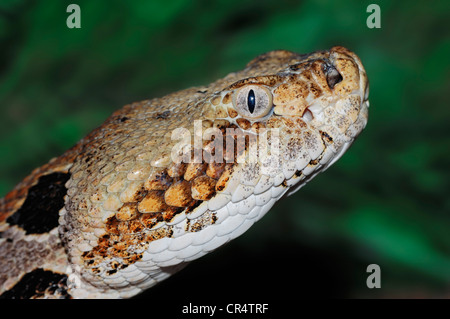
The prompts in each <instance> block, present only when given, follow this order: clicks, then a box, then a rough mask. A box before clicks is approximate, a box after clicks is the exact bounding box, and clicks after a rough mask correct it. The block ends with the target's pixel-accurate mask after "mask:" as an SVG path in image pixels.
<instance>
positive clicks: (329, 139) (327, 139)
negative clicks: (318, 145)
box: [319, 131, 333, 144]
mask: <svg viewBox="0 0 450 319" xmlns="http://www.w3.org/2000/svg"><path fill="white" fill-rule="evenodd" d="M319 132H320V135H321V136H322V140H323V141H325V142H327V143H328V144H331V143H333V138H332V137H331V136H330V135H328V133H326V132H324V131H319Z"/></svg>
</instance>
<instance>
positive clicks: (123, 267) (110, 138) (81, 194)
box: [0, 47, 369, 298]
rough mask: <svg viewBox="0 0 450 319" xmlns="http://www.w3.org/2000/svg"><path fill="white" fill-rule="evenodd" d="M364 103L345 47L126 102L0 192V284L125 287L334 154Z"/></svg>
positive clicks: (219, 237)
mask: <svg viewBox="0 0 450 319" xmlns="http://www.w3.org/2000/svg"><path fill="white" fill-rule="evenodd" d="M368 107H369V102H368V80H367V76H366V72H365V70H364V67H363V66H362V63H361V61H360V59H359V58H358V57H357V56H356V55H355V54H354V53H353V52H351V51H349V50H347V49H345V48H343V47H333V48H331V49H330V50H328V51H317V52H313V53H310V54H303V55H300V54H297V53H294V52H290V51H283V50H279V51H272V52H268V53H266V54H263V55H260V56H258V57H256V58H255V59H253V60H252V61H251V62H249V63H248V64H247V66H246V67H245V68H244V69H243V70H241V71H238V72H234V73H231V74H228V75H227V76H226V77H224V78H223V79H220V80H217V81H215V82H213V83H211V84H209V85H207V86H202V87H194V88H189V89H186V90H183V91H179V92H176V93H172V94H169V95H167V96H165V97H162V98H155V99H152V100H146V101H142V102H137V103H132V104H129V105H126V106H124V107H123V108H122V109H120V110H118V111H116V112H114V113H113V114H112V115H111V116H110V117H109V118H108V119H107V120H106V121H105V122H104V123H103V124H102V125H101V126H100V127H98V128H97V129H95V130H94V131H92V132H91V133H90V134H89V135H87V136H86V137H85V138H83V139H82V140H81V141H79V142H78V143H77V144H76V145H75V146H74V147H72V148H71V149H69V150H68V151H66V152H65V153H64V154H63V155H61V156H59V157H57V158H53V159H51V160H50V161H49V162H48V163H47V164H45V165H43V166H41V167H39V168H37V169H35V170H34V171H33V172H32V173H31V174H30V175H29V176H28V177H26V178H25V179H24V180H23V181H22V182H20V183H19V184H18V185H17V186H16V187H15V188H14V189H13V190H12V191H11V192H9V193H8V194H7V195H6V196H5V198H3V199H1V200H0V297H3V298H128V297H132V296H135V295H136V294H138V293H140V292H142V291H144V290H145V289H148V288H150V287H152V286H154V285H155V284H157V283H159V282H161V281H162V280H164V279H165V278H167V277H169V276H170V275H171V274H173V273H175V272H176V271H178V270H180V269H181V268H183V267H184V266H185V265H186V264H187V263H189V262H190V261H192V260H195V259H197V258H199V257H201V256H203V255H205V254H207V253H208V252H211V251H213V250H215V249H216V248H218V247H220V246H222V245H224V244H225V243H227V242H229V241H230V240H232V239H234V238H236V237H238V236H240V235H241V234H243V233H244V232H245V231H246V230H247V229H248V228H249V227H250V226H252V225H253V224H254V223H255V222H256V221H258V220H259V219H260V218H261V217H263V216H264V214H266V213H267V211H268V210H269V209H270V208H271V207H272V206H273V205H274V203H275V202H276V201H277V200H278V199H280V198H281V197H283V196H284V195H289V194H291V193H293V192H295V191H297V190H298V189H299V188H300V187H302V186H304V185H305V184H306V182H308V181H309V180H311V179H312V178H313V177H314V176H315V175H316V174H317V173H319V172H320V171H324V170H325V169H326V168H328V167H329V166H330V165H332V164H333V163H334V162H335V161H336V160H337V159H339V158H340V157H341V156H342V155H343V153H344V152H345V151H346V150H347V149H348V147H349V146H350V145H351V144H352V142H353V141H354V140H355V138H356V137H357V136H358V135H359V133H360V132H361V131H362V130H363V128H364V127H365V126H366V123H367V118H368Z"/></svg>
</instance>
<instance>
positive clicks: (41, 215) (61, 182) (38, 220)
mask: <svg viewBox="0 0 450 319" xmlns="http://www.w3.org/2000/svg"><path fill="white" fill-rule="evenodd" d="M69 177H70V174H68V173H52V174H48V175H44V176H41V177H40V178H39V181H38V183H37V184H36V185H34V186H33V187H31V188H30V189H29V190H28V195H27V198H26V199H25V202H24V203H23V204H22V207H20V209H19V210H18V211H17V212H15V213H14V214H13V215H11V216H10V217H9V218H8V219H7V220H6V221H7V222H8V223H9V224H10V225H17V226H19V227H21V228H23V229H24V230H25V232H26V234H43V233H47V232H49V231H50V230H52V229H53V228H55V227H57V226H58V218H59V210H60V209H61V208H62V207H63V206H64V196H65V195H66V193H67V189H66V187H65V184H66V182H67V180H68V179H69Z"/></svg>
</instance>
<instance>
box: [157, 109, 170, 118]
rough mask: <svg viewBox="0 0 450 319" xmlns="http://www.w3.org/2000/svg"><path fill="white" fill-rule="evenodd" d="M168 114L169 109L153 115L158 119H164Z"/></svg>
mask: <svg viewBox="0 0 450 319" xmlns="http://www.w3.org/2000/svg"><path fill="white" fill-rule="evenodd" d="M169 116H170V111H164V112H162V113H158V114H156V116H155V119H157V120H159V119H166V118H168V117H169Z"/></svg>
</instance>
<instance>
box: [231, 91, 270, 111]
mask: <svg viewBox="0 0 450 319" xmlns="http://www.w3.org/2000/svg"><path fill="white" fill-rule="evenodd" d="M233 105H234V108H235V109H236V111H237V112H238V113H239V114H240V115H241V116H243V117H247V118H252V119H256V118H260V117H263V116H265V115H267V114H268V113H269V112H270V110H271V109H272V93H271V92H270V91H269V90H268V89H267V88H266V87H264V86H260V85H248V86H244V87H242V88H240V89H239V90H238V91H237V92H236V93H235V94H234V96H233Z"/></svg>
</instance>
